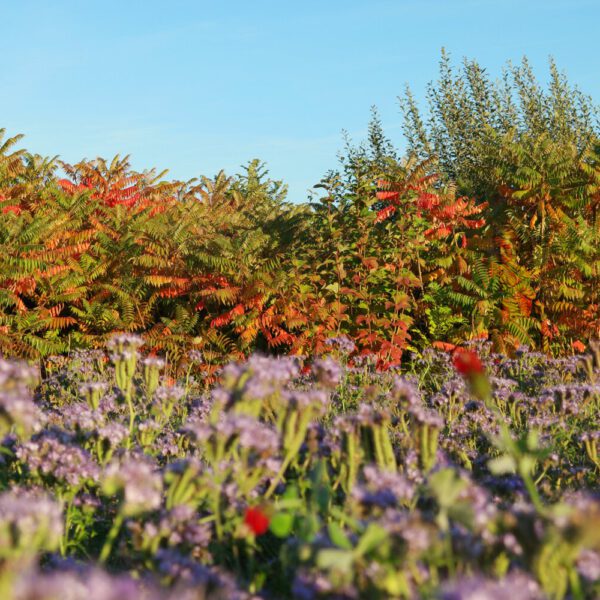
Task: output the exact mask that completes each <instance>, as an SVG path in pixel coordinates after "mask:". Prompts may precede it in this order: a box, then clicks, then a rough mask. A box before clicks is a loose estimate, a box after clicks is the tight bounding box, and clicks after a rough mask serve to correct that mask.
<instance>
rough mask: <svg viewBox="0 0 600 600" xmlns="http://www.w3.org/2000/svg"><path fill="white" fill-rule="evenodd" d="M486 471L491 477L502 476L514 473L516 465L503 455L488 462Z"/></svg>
mask: <svg viewBox="0 0 600 600" xmlns="http://www.w3.org/2000/svg"><path fill="white" fill-rule="evenodd" d="M488 469H489V470H490V472H491V473H492V474H493V475H504V474H505V473H514V472H515V471H516V470H517V464H516V463H515V459H514V458H513V457H512V456H510V455H508V454H504V455H503V456H499V457H498V458H492V460H490V461H488Z"/></svg>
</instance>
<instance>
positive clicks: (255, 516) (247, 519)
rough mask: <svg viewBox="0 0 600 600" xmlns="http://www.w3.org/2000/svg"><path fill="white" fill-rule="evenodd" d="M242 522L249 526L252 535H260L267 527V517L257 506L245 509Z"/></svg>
mask: <svg viewBox="0 0 600 600" xmlns="http://www.w3.org/2000/svg"><path fill="white" fill-rule="evenodd" d="M244 523H245V524H246V525H248V527H250V529H251V530H252V532H253V533H254V535H262V534H263V533H266V531H267V529H269V517H267V515H266V514H265V513H264V512H263V511H262V510H261V509H260V508H258V507H257V506H255V507H249V508H247V509H246V514H245V516H244Z"/></svg>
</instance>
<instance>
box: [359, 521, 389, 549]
mask: <svg viewBox="0 0 600 600" xmlns="http://www.w3.org/2000/svg"><path fill="white" fill-rule="evenodd" d="M387 538H388V534H387V531H386V530H385V529H383V527H381V526H379V525H377V524H376V523H370V524H369V526H368V527H367V529H366V530H365V532H364V533H363V534H362V536H361V538H360V540H359V541H358V545H357V546H356V548H355V550H354V553H355V554H356V555H357V556H362V555H363V554H367V553H369V552H371V551H372V550H374V549H375V548H377V547H378V546H379V545H381V544H382V543H383V542H384V541H386V540H387Z"/></svg>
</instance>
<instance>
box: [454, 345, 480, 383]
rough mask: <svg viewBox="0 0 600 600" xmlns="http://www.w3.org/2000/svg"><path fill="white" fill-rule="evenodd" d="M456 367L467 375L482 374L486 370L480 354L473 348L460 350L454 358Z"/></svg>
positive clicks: (462, 373)
mask: <svg viewBox="0 0 600 600" xmlns="http://www.w3.org/2000/svg"><path fill="white" fill-rule="evenodd" d="M452 362H453V363H454V368H455V369H456V370H457V371H458V372H459V373H460V374H461V375H463V376H465V377H472V376H473V375H477V374H481V373H483V372H484V371H485V369H484V366H483V363H482V362H481V360H480V359H479V356H477V354H475V352H472V351H471V350H459V351H458V352H456V354H454V358H453V359H452Z"/></svg>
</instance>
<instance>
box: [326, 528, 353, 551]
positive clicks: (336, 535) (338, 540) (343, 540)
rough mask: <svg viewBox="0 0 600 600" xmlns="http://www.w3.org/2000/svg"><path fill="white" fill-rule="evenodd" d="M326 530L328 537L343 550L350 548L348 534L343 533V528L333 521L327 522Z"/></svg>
mask: <svg viewBox="0 0 600 600" xmlns="http://www.w3.org/2000/svg"><path fill="white" fill-rule="evenodd" d="M327 532H328V533H329V539H330V540H331V541H332V542H333V543H334V544H335V545H336V546H339V547H340V548H343V549H344V550H351V549H352V544H351V543H350V540H349V539H348V536H347V535H346V534H345V533H344V530H343V529H342V528H341V527H340V526H339V525H338V524H337V523H335V522H333V521H332V522H331V523H329V525H328V526H327Z"/></svg>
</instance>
